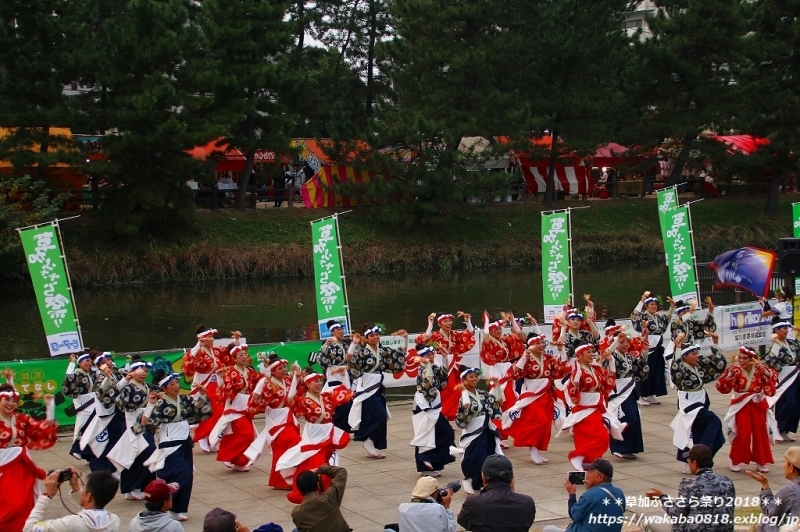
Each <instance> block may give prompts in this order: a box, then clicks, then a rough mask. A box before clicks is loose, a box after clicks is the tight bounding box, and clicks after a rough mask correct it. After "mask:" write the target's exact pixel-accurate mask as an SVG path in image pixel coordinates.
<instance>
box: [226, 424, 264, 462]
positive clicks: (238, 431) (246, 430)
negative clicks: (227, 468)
mask: <svg viewBox="0 0 800 532" xmlns="http://www.w3.org/2000/svg"><path fill="white" fill-rule="evenodd" d="M229 427H230V429H231V431H232V432H231V433H230V434H226V435H224V436H223V437H222V439H221V440H220V442H219V452H218V453H217V461H218V462H230V463H232V464H233V465H237V466H246V465H247V464H248V462H250V459H249V458H247V457H246V456H245V455H244V452H245V451H246V450H247V448H248V447H250V444H251V443H253V442H254V441H255V439H256V429H255V428H253V420H251V419H249V418H248V417H247V416H242V417H240V418H239V419H235V420H233V421H232V422H231V424H230V425H229Z"/></svg>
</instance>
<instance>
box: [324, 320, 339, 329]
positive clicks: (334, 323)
mask: <svg viewBox="0 0 800 532" xmlns="http://www.w3.org/2000/svg"><path fill="white" fill-rule="evenodd" d="M325 325H326V326H327V327H328V330H330V328H331V327H333V326H334V325H339V322H338V321H336V320H328V321H327V322H326V323H325Z"/></svg>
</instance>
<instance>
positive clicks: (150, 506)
mask: <svg viewBox="0 0 800 532" xmlns="http://www.w3.org/2000/svg"><path fill="white" fill-rule="evenodd" d="M170 497H172V495H170ZM168 500H169V499H167V500H164V501H145V503H144V507H145V508H146V509H147V510H149V511H151V512H160V511H161V508H163V507H164V503H165V502H167V501H168Z"/></svg>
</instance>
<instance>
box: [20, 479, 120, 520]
mask: <svg viewBox="0 0 800 532" xmlns="http://www.w3.org/2000/svg"><path fill="white" fill-rule="evenodd" d="M62 471H70V472H71V473H72V477H71V478H70V479H69V486H70V490H71V493H72V496H73V498H74V499H75V501H76V502H77V503H78V504H80V506H81V511H80V512H78V513H77V514H73V515H68V516H66V517H60V518H58V519H49V520H47V521H43V520H42V516H43V515H44V513H45V511H47V507H48V506H50V503H51V502H52V501H53V497H54V496H55V495H56V493H58V491H59V489H58V486H59V483H58V478H59V476H60V475H61V473H62ZM79 478H80V475H79V473H78V472H77V471H76V470H75V469H73V468H71V467H70V468H68V469H64V470H58V469H57V470H55V471H53V472H52V473H50V474H49V475H47V478H46V479H45V480H44V491H43V492H42V494H41V495H39V499H38V500H37V501H36V506H34V507H33V510H31V513H30V515H29V516H28V520H27V521H25V527H24V528H23V532H118V531H119V517H117V516H116V515H114V514H112V513H111V512H108V511H106V510H105V507H106V505H107V504H108V503H109V502H111V500H112V499H113V498H114V495H116V494H117V488H119V482H118V481H117V480H116V479H115V478H114V477H112V476H111V473H110V472H109V471H95V472H94V473H90V474H89V476H88V477H86V485H85V486H84V487H83V488H81V487H80V486H79V485H78V479H79Z"/></svg>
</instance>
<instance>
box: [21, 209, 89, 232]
mask: <svg viewBox="0 0 800 532" xmlns="http://www.w3.org/2000/svg"><path fill="white" fill-rule="evenodd" d="M80 217H81V215H80V214H78V215H77V216H70V217H69V218H56V219H55V220H54V221H55V222H56V223H58V222H66V221H67V220H74V219H75V218H80ZM52 223H53V222H44V223H40V224H33V225H26V226H25V227H17V228H16V231H17V232H18V233H19V232H20V231H24V230H25V229H36V228H37V227H42V226H43V225H48V224H52ZM59 236H60V233H59Z"/></svg>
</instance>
